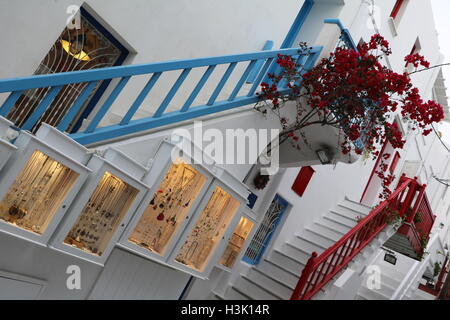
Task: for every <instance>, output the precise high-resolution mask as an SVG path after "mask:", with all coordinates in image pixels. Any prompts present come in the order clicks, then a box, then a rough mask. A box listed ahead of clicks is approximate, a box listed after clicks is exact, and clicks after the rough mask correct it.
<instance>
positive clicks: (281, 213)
mask: <svg viewBox="0 0 450 320" xmlns="http://www.w3.org/2000/svg"><path fill="white" fill-rule="evenodd" d="M273 202H277V203H278V205H279V206H280V207H281V209H280V211H279V213H278V215H277V217H276V218H275V219H274V220H273V222H272V223H271V225H270V228H269V229H268V230H267V233H266V235H265V237H264V242H263V243H262V246H261V248H260V249H259V251H258V254H257V255H256V257H255V258H251V257H248V256H246V255H244V257H243V258H242V260H243V261H245V262H247V263H249V264H252V265H257V264H258V263H259V262H260V260H261V258H262V257H263V255H264V253H265V252H266V250H267V248H268V247H269V245H270V241H271V240H272V237H273V235H274V233H275V231H276V230H277V228H278V226H279V224H280V222H281V220H282V218H283V216H284V214H285V213H286V209H287V208H288V206H289V203H288V202H287V201H286V200H285V199H284V198H282V197H281V196H280V195H278V194H276V195H275V197H274V198H273V200H272V203H273ZM270 207H272V204H271V205H270ZM270 207H269V209H268V210H267V212H266V215H267V213H268V212H269V210H270ZM260 227H261V226H260ZM257 233H258V231H257V232H256V233H255V236H256V235H257ZM255 236H254V237H255ZM250 245H251V242H250Z"/></svg>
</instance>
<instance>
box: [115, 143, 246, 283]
mask: <svg viewBox="0 0 450 320" xmlns="http://www.w3.org/2000/svg"><path fill="white" fill-rule="evenodd" d="M190 146H191V147H192V148H193V150H192V149H190V148H187V149H189V150H187V149H183V147H180V145H179V144H178V145H175V144H173V143H171V142H169V141H167V140H164V141H163V142H162V143H161V145H160V146H159V148H158V151H157V152H156V154H155V157H154V159H153V164H152V167H151V169H150V171H149V172H148V174H147V175H146V176H145V177H144V179H143V181H144V182H150V181H155V183H154V185H153V187H152V189H151V190H150V192H149V194H148V195H147V196H146V197H145V199H144V200H143V202H142V204H141V207H142V208H141V209H140V210H139V212H142V214H136V215H135V216H134V217H133V220H132V221H131V222H130V224H129V225H128V227H127V230H126V231H125V232H124V234H123V235H122V237H121V239H120V244H119V245H120V246H121V247H122V248H125V249H127V250H130V251H132V252H134V253H136V254H139V255H141V256H143V257H146V258H150V259H152V260H156V261H158V262H160V263H163V264H167V265H170V266H171V267H174V268H176V269H179V270H181V271H184V272H186V273H190V274H192V275H195V276H197V277H203V278H204V277H206V276H207V275H208V274H209V272H210V271H211V269H212V267H213V266H214V264H215V263H216V262H217V260H218V258H219V257H218V253H220V251H221V250H222V247H223V246H224V245H225V241H222V240H224V237H225V238H226V237H227V234H228V233H230V232H231V231H232V230H231V227H235V226H236V224H237V221H235V219H236V217H235V213H236V212H237V211H238V209H239V208H240V207H241V205H242V204H244V205H245V203H246V197H247V196H248V191H247V189H246V187H245V185H243V184H242V183H241V182H240V181H239V180H237V179H235V178H234V177H233V176H231V175H230V174H229V173H227V172H226V171H225V170H223V169H222V168H220V167H217V166H216V165H214V164H213V162H212V161H200V160H199V158H201V159H202V160H204V158H205V155H203V154H202V153H201V150H199V149H198V148H196V147H195V146H194V145H190ZM172 159H174V161H172ZM194 230H195V231H194ZM183 244H184V245H183ZM196 248H198V250H197V249H196ZM193 251H195V252H193ZM200 251H201V252H200Z"/></svg>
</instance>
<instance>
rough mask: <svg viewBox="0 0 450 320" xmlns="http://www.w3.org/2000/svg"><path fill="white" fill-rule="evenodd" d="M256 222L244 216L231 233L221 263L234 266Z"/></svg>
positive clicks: (229, 267)
mask: <svg viewBox="0 0 450 320" xmlns="http://www.w3.org/2000/svg"><path fill="white" fill-rule="evenodd" d="M254 225H255V223H254V222H253V221H251V220H250V219H249V218H247V217H244V216H242V217H241V219H240V220H239V223H238V225H237V226H236V228H235V229H234V231H233V233H232V234H231V237H230V239H229V240H228V243H227V246H226V247H225V250H224V253H223V254H222V256H221V257H220V260H219V264H220V265H222V266H224V267H225V268H228V269H231V268H233V266H234V264H235V262H236V261H237V260H238V258H239V257H240V255H241V253H242V251H243V248H244V247H245V246H246V244H247V239H248V238H249V235H250V234H251V232H252V230H253V226H254Z"/></svg>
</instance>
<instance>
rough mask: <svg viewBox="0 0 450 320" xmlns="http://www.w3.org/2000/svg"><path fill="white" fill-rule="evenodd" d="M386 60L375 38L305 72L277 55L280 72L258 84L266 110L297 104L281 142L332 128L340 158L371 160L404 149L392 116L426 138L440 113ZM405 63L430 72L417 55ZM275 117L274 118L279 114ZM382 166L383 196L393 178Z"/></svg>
mask: <svg viewBox="0 0 450 320" xmlns="http://www.w3.org/2000/svg"><path fill="white" fill-rule="evenodd" d="M390 54H392V51H391V49H390V47H389V43H388V41H387V40H385V39H384V38H383V37H382V36H381V35H379V34H375V35H373V36H372V37H371V39H370V41H368V42H364V43H362V44H360V45H359V46H358V50H354V49H352V48H348V47H345V46H343V47H338V48H336V49H335V51H334V52H332V53H331V54H330V56H329V57H328V58H324V59H322V60H321V61H320V62H319V63H318V64H317V65H316V66H315V67H313V68H312V69H311V70H308V71H307V72H305V70H303V69H302V68H301V66H299V65H298V64H296V61H295V59H293V58H292V57H291V56H286V55H279V56H278V59H277V64H278V65H279V67H280V69H281V72H279V73H277V74H273V73H271V74H269V75H268V78H269V79H270V81H269V82H271V83H270V84H269V83H262V84H261V93H259V94H260V96H261V101H264V103H267V101H270V102H272V105H271V106H270V107H269V108H272V109H279V108H281V106H282V105H284V102H286V101H295V102H296V104H295V105H296V106H297V116H296V117H295V120H293V121H289V120H288V119H286V118H284V117H283V119H282V127H283V129H285V132H283V134H282V135H281V138H280V139H282V138H285V139H286V140H290V141H291V142H296V141H298V140H299V137H302V138H303V137H304V136H305V135H304V132H303V131H302V129H304V128H305V127H306V126H309V125H311V124H321V125H331V126H335V127H336V128H339V129H341V130H342V131H343V132H344V134H343V135H342V136H343V137H342V140H341V141H340V143H339V144H340V148H341V151H342V153H344V154H346V153H349V152H351V151H354V152H355V153H357V154H361V153H363V152H366V153H367V154H369V155H370V154H371V155H372V156H373V158H374V159H375V158H376V157H378V156H379V151H378V147H377V146H380V145H381V144H383V143H384V142H385V141H386V140H387V141H388V142H390V144H391V145H392V146H393V147H394V148H396V149H401V148H403V146H404V144H405V140H404V138H403V136H402V133H401V130H400V129H399V127H398V125H397V124H396V123H395V122H392V119H391V116H392V115H393V114H396V113H398V114H400V115H401V117H402V118H403V120H405V121H407V122H409V123H410V125H411V127H412V128H413V130H418V131H419V132H420V133H422V134H424V135H427V134H429V133H430V132H431V130H432V129H431V125H432V124H433V123H436V122H439V121H440V120H442V119H443V117H444V113H443V109H442V107H441V106H440V105H439V104H437V103H436V102H434V101H431V100H430V101H424V100H423V99H422V98H421V97H420V94H419V90H418V89H417V88H415V87H414V86H413V84H412V83H411V79H410V77H409V74H408V73H406V72H405V73H396V72H394V71H392V70H390V69H389V68H387V67H386V66H384V65H383V64H382V59H383V57H384V56H389V55H390ZM405 61H406V62H407V63H408V64H410V63H411V64H412V65H413V66H414V67H415V68H418V67H419V66H422V67H425V68H429V67H430V64H429V62H428V61H426V60H425V58H424V57H423V56H421V55H419V54H410V55H408V56H406V57H405ZM280 83H283V85H285V86H286V87H287V88H290V89H291V90H290V92H289V93H286V94H281V93H280V91H279V86H280ZM298 83H301V87H300V86H298ZM305 106H307V107H305ZM257 110H259V111H261V110H264V112H267V104H266V105H264V108H259V104H258V105H257ZM276 113H277V114H279V112H278V110H277V112H276ZM280 120H281V118H280ZM294 138H295V139H294ZM281 142H283V141H280V143H281ZM383 157H389V156H385V155H383ZM384 160H387V159H384ZM381 165H382V167H380V168H379V170H378V171H377V174H378V175H379V177H380V179H381V180H382V181H383V187H384V191H383V192H384V196H386V195H387V194H389V189H388V186H389V185H390V184H391V183H392V181H393V180H394V177H393V176H392V175H390V174H389V175H388V174H386V170H387V165H386V166H385V165H384V163H382V164H381Z"/></svg>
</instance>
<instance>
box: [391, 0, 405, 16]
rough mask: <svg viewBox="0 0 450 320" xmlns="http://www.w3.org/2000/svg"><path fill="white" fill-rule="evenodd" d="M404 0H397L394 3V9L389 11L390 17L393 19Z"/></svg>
mask: <svg viewBox="0 0 450 320" xmlns="http://www.w3.org/2000/svg"><path fill="white" fill-rule="evenodd" d="M403 2H404V0H397V2H396V3H395V5H394V9H392V12H391V17H392V19H395V17H396V16H397V14H398V12H399V11H400V8H401V7H402V4H403Z"/></svg>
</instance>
